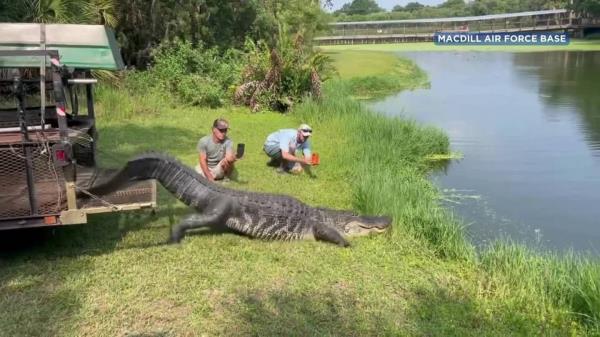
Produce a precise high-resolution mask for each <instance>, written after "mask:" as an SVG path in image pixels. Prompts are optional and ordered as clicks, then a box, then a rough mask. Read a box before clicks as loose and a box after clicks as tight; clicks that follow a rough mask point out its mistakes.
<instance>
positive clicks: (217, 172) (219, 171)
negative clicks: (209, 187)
mask: <svg viewBox="0 0 600 337" xmlns="http://www.w3.org/2000/svg"><path fill="white" fill-rule="evenodd" d="M208 170H209V171H210V173H211V174H212V175H213V177H214V178H215V180H220V179H223V178H225V170H224V169H223V166H222V162H219V163H218V164H217V166H213V167H209V168H208ZM196 172H198V173H199V174H200V175H201V176H203V177H205V178H206V176H205V175H204V172H202V168H200V164H198V165H196Z"/></svg>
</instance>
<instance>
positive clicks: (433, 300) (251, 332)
mask: <svg viewBox="0 0 600 337" xmlns="http://www.w3.org/2000/svg"><path fill="white" fill-rule="evenodd" d="M390 297H392V298H393V297H397V298H396V299H395V300H394V299H391V298H390ZM407 297H408V298H403V296H399V295H398V294H383V293H382V294H380V295H379V296H376V298H379V299H380V300H379V301H378V302H377V303H372V302H368V301H364V300H363V299H361V297H360V296H357V295H356V294H354V293H352V292H349V291H339V290H324V291H319V292H317V293H315V294H308V293H294V292H293V291H285V290H277V291H273V292H266V293H265V292H262V291H256V292H251V293H250V294H241V295H239V296H238V298H237V299H235V300H224V301H222V302H221V303H219V304H217V308H215V309H216V311H217V312H219V311H221V312H224V316H226V317H228V318H227V322H224V324H220V325H221V326H222V327H223V331H220V333H219V334H220V335H230V336H233V335H243V336H482V335H487V336H489V335H493V336H496V335H497V336H505V335H510V331H499V330H498V329H497V327H496V326H497V325H498V326H503V325H502V324H496V323H494V322H493V321H492V320H490V319H487V318H484V317H485V314H484V313H483V312H482V310H481V309H479V308H478V306H477V305H476V304H475V303H474V301H473V300H472V299H471V298H470V297H465V298H459V297H457V296H452V295H450V294H448V292H447V291H446V290H445V289H436V290H428V291H427V294H417V296H414V294H411V295H409V296H407ZM364 298H370V299H371V300H372V299H373V296H365V297H364ZM415 298H416V300H415V301H414V302H412V300H413V299H415ZM223 302H225V303H223ZM407 302H408V304H406V303H407ZM232 304H234V305H232ZM219 306H223V307H224V308H219ZM498 323H499V322H498ZM504 326H505V325H504ZM500 330H501V329H500ZM504 333H506V334H504Z"/></svg>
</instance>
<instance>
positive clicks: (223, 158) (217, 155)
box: [196, 118, 235, 181]
mask: <svg viewBox="0 0 600 337" xmlns="http://www.w3.org/2000/svg"><path fill="white" fill-rule="evenodd" d="M227 131H229V122H227V120H225V119H223V118H219V119H215V121H214V122H213V126H212V133H211V134H210V135H207V136H204V137H202V138H200V140H199V141H198V146H197V149H198V153H199V162H198V165H197V166H196V172H198V173H200V174H201V175H202V176H204V177H205V178H206V179H208V180H210V181H215V180H221V179H223V178H225V177H229V176H230V174H231V172H232V171H233V165H234V163H235V154H234V153H233V142H232V141H231V139H229V138H228V137H227Z"/></svg>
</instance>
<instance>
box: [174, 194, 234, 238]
mask: <svg viewBox="0 0 600 337" xmlns="http://www.w3.org/2000/svg"><path fill="white" fill-rule="evenodd" d="M209 209H210V210H209V211H207V212H205V213H203V214H198V213H194V214H190V215H188V216H186V217H185V218H184V219H183V221H181V222H180V223H179V224H178V225H176V226H175V227H174V228H173V231H172V232H171V237H170V238H169V243H179V242H181V239H183V237H184V236H185V232H186V231H187V230H189V229H195V228H200V227H205V226H211V225H218V224H220V223H223V222H224V221H223V219H224V218H225V217H226V216H227V209H228V207H227V204H226V203H222V204H219V205H217V206H215V207H211V208H209Z"/></svg>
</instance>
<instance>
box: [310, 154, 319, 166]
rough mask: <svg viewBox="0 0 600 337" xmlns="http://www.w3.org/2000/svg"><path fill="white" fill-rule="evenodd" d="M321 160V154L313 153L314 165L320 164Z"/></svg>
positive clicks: (312, 161)
mask: <svg viewBox="0 0 600 337" xmlns="http://www.w3.org/2000/svg"><path fill="white" fill-rule="evenodd" d="M320 162H321V159H320V158H319V154H318V153H313V154H312V158H311V163H312V164H313V165H319V163H320Z"/></svg>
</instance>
